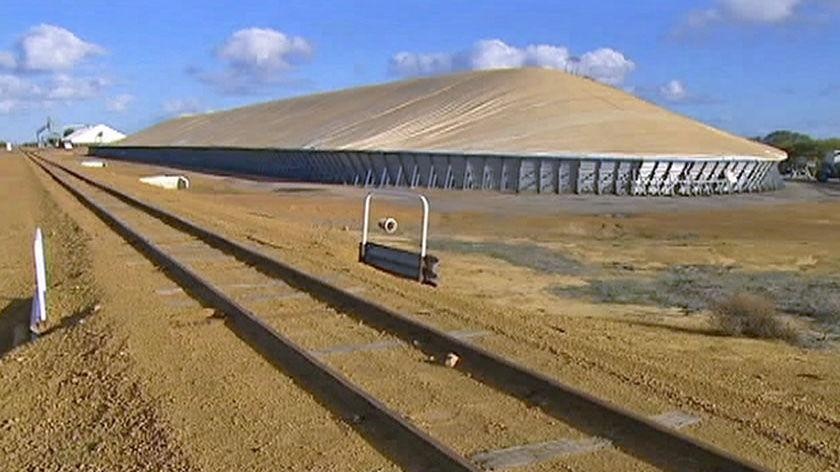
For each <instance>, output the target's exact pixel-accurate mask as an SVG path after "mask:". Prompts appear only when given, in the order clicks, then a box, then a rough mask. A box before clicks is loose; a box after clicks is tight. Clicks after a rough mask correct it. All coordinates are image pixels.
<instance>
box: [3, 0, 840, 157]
mask: <svg viewBox="0 0 840 472" xmlns="http://www.w3.org/2000/svg"><path fill="white" fill-rule="evenodd" d="M3 6H4V8H3V9H2V13H0V139H12V140H16V141H21V140H30V139H32V137H33V135H34V130H35V129H36V128H37V127H38V126H40V124H42V123H43V122H44V121H45V119H46V117H47V116H48V115H49V116H52V117H53V118H55V119H56V120H57V121H58V122H59V123H61V124H70V123H94V122H105V123H109V124H112V125H113V126H115V127H117V128H119V129H122V130H124V131H127V132H134V131H138V130H140V129H142V128H144V127H146V126H149V125H151V124H153V123H156V122H158V121H161V120H163V119H167V118H171V117H174V116H178V115H181V114H185V113H195V112H202V111H207V110H220V109H225V108H230V107H235V106H241V105H245V104H249V103H254V102H260V101H265V100H268V99H272V98H282V97H288V96H294V95H301V94H307V93H313V92H317V91H326V90H333V89H339V88H344V87H350V86H356V85H362V84H369V83H377V82H385V81H390V80H396V79H399V78H403V77H409V76H416V75H432V74H440V73H447V72H452V71H458V70H467V69H475V68H492V67H521V66H537V67H554V68H563V69H567V70H574V71H576V72H578V73H582V74H585V75H590V76H593V77H594V78H596V79H598V80H601V81H603V82H606V83H610V84H611V85H614V86H616V87H620V88H623V89H625V90H627V91H629V92H631V93H634V94H636V95H639V96H641V97H644V98H646V99H648V100H652V101H655V102H657V103H659V104H661V105H664V106H666V107H668V108H671V109H673V110H675V111H678V112H680V113H684V114H687V115H689V116H692V117H695V118H697V119H700V120H702V121H704V122H707V123H709V124H712V125H714V126H718V127H721V128H724V129H727V130H730V131H734V132H736V133H739V134H742V135H756V134H764V133H767V132H769V131H772V130H775V129H779V128H786V129H796V130H801V131H804V132H808V133H812V134H815V135H818V136H828V135H840V28H838V26H837V24H838V20H840V0H662V1H652V0H637V1H633V2H628V1H626V0H624V1H619V0H614V1H613V0H590V1H587V2H579V1H561V0H554V1H549V0H542V1H537V0H517V1H512V0H506V1H502V0H495V1H477V0H471V1H470V0H447V1H437V0H411V1H409V0H406V1H389V2H386V1H370V0H361V1H352V2H351V1H337V0H334V1H329V2H327V1H316V0H310V1H256V0H239V1H236V2H221V1H213V0H204V1H201V2H198V1H194V0H182V1H177V2H173V1H171V0H169V1H158V0H154V1H144V2H136V1H119V0H112V1H84V0H77V1H75V2H55V1H40V0H27V1H21V0H4V1H3Z"/></svg>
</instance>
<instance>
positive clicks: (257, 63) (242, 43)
mask: <svg viewBox="0 0 840 472" xmlns="http://www.w3.org/2000/svg"><path fill="white" fill-rule="evenodd" d="M311 54H312V45H311V44H309V42H308V41H306V40H305V39H303V38H301V37H298V36H294V37H289V36H286V35H285V34H283V33H281V32H280V31H277V30H273V29H267V28H248V29H243V30H239V31H237V32H235V33H233V34H232V35H231V36H230V38H228V40H227V41H226V42H225V44H224V45H222V47H221V48H219V51H218V55H219V58H220V59H222V60H224V61H227V62H228V63H229V64H230V65H231V66H232V67H236V68H242V69H249V70H254V71H260V72H273V71H277V70H285V69H288V68H290V67H291V66H292V64H295V63H297V62H299V61H301V60H304V59H306V58H308V57H309V56H310V55H311Z"/></svg>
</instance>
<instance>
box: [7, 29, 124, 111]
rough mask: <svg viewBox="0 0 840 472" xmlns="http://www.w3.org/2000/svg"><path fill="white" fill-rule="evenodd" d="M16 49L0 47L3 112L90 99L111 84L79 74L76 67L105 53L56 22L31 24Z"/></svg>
mask: <svg viewBox="0 0 840 472" xmlns="http://www.w3.org/2000/svg"><path fill="white" fill-rule="evenodd" d="M13 51H14V52H9V51H0V70H5V71H6V73H3V74H0V100H2V106H0V113H10V112H12V111H16V110H20V109H29V108H33V107H46V106H50V105H52V104H54V103H57V102H59V103H68V102H73V101H78V100H88V99H91V98H94V97H96V96H98V95H100V94H101V93H102V92H103V91H104V90H105V89H106V88H107V87H108V85H109V84H110V81H108V80H107V79H105V78H102V77H90V76H87V77H86V76H81V77H80V76H78V75H77V74H74V73H73V69H75V68H76V67H77V66H79V65H80V64H81V63H82V62H83V61H84V60H85V59H87V58H89V57H91V56H96V55H99V54H102V53H104V50H103V49H102V48H101V47H100V46H97V45H95V44H92V43H89V42H86V41H84V40H82V39H80V38H79V37H78V36H76V35H75V34H73V33H72V32H70V31H68V30H66V29H64V28H61V27H58V26H53V25H47V24H42V25H38V26H35V27H33V28H30V29H29V30H28V31H27V32H26V33H25V34H23V35H22V36H21V38H20V39H19V40H18V42H17V44H16V46H15V48H14V49H13Z"/></svg>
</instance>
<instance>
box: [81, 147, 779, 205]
mask: <svg viewBox="0 0 840 472" xmlns="http://www.w3.org/2000/svg"><path fill="white" fill-rule="evenodd" d="M90 154H91V155H95V156H99V157H108V158H113V159H124V160H130V161H136V162H142V163H147V164H156V165H161V166H169V167H178V168H183V169H191V170H206V171H211V172H223V173H232V174H248V175H257V176H262V177H273V178H278V179H288V180H298V181H307V182H322V183H337V184H346V185H358V186H366V187H418V188H441V189H457V190H490V191H500V192H532V193H578V194H611V195H636V196H660V195H662V196H669V195H711V194H727V193H743V192H757V191H765V190H773V189H777V188H779V187H780V186H781V185H782V184H781V179H780V178H779V174H778V168H777V165H776V163H775V162H771V161H766V160H761V159H757V158H755V159H751V158H728V159H709V160H704V159H698V158H693V159H688V158H679V157H674V158H667V157H661V158H657V159H656V160H647V159H646V160H643V159H641V158H640V159H632V158H616V157H603V158H598V157H593V156H586V157H580V158H576V157H568V156H564V157H553V156H552V157H541V156H537V157H533V156H495V155H485V154H481V155H478V154H475V155H468V154H446V153H416V152H373V151H316V150H278V149H219V148H177V147H172V148H169V147H167V148H150V147H117V146H113V147H104V146H103V147H96V148H91V149H90Z"/></svg>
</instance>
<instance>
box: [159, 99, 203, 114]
mask: <svg viewBox="0 0 840 472" xmlns="http://www.w3.org/2000/svg"><path fill="white" fill-rule="evenodd" d="M208 111H209V110H207V109H205V108H204V106H203V105H202V104H201V102H199V101H198V100H196V99H195V98H179V99H173V100H167V101H166V102H164V103H163V112H164V113H165V114H166V115H167V116H175V117H179V118H180V117H184V116H190V115H196V114H199V113H206V112H208Z"/></svg>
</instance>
